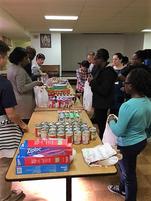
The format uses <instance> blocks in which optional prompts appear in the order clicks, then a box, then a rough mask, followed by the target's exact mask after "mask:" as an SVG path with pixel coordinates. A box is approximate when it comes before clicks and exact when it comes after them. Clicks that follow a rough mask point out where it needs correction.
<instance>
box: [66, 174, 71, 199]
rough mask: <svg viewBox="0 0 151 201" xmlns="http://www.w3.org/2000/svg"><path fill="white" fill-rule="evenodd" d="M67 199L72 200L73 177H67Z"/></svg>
mask: <svg viewBox="0 0 151 201" xmlns="http://www.w3.org/2000/svg"><path fill="white" fill-rule="evenodd" d="M66 201H72V179H71V177H67V178H66Z"/></svg>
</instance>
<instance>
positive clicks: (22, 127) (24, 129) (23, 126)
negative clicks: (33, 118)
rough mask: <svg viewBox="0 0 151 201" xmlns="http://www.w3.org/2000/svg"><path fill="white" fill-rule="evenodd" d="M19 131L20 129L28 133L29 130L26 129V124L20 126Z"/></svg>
mask: <svg viewBox="0 0 151 201" xmlns="http://www.w3.org/2000/svg"><path fill="white" fill-rule="evenodd" d="M21 129H22V131H23V132H28V131H29V128H28V125H27V124H24V125H22V126H21Z"/></svg>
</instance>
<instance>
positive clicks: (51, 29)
mask: <svg viewBox="0 0 151 201" xmlns="http://www.w3.org/2000/svg"><path fill="white" fill-rule="evenodd" d="M49 31H60V32H62V31H73V29H58V28H57V29H55V28H50V29H49Z"/></svg>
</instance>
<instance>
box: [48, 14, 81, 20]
mask: <svg viewBox="0 0 151 201" xmlns="http://www.w3.org/2000/svg"><path fill="white" fill-rule="evenodd" d="M45 19H46V20H77V19H78V16H57V15H46V16H45Z"/></svg>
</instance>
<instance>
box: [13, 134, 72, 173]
mask: <svg viewBox="0 0 151 201" xmlns="http://www.w3.org/2000/svg"><path fill="white" fill-rule="evenodd" d="M71 156H72V144H71V143H68V141H67V140H66V139H60V138H58V139H57V138H54V139H47V140H25V141H24V143H23V144H21V145H20V147H19V154H18V155H17V156H16V174H17V175H19V174H39V173H49V172H67V171H68V170H69V165H70V161H71V160H70V159H71Z"/></svg>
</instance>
